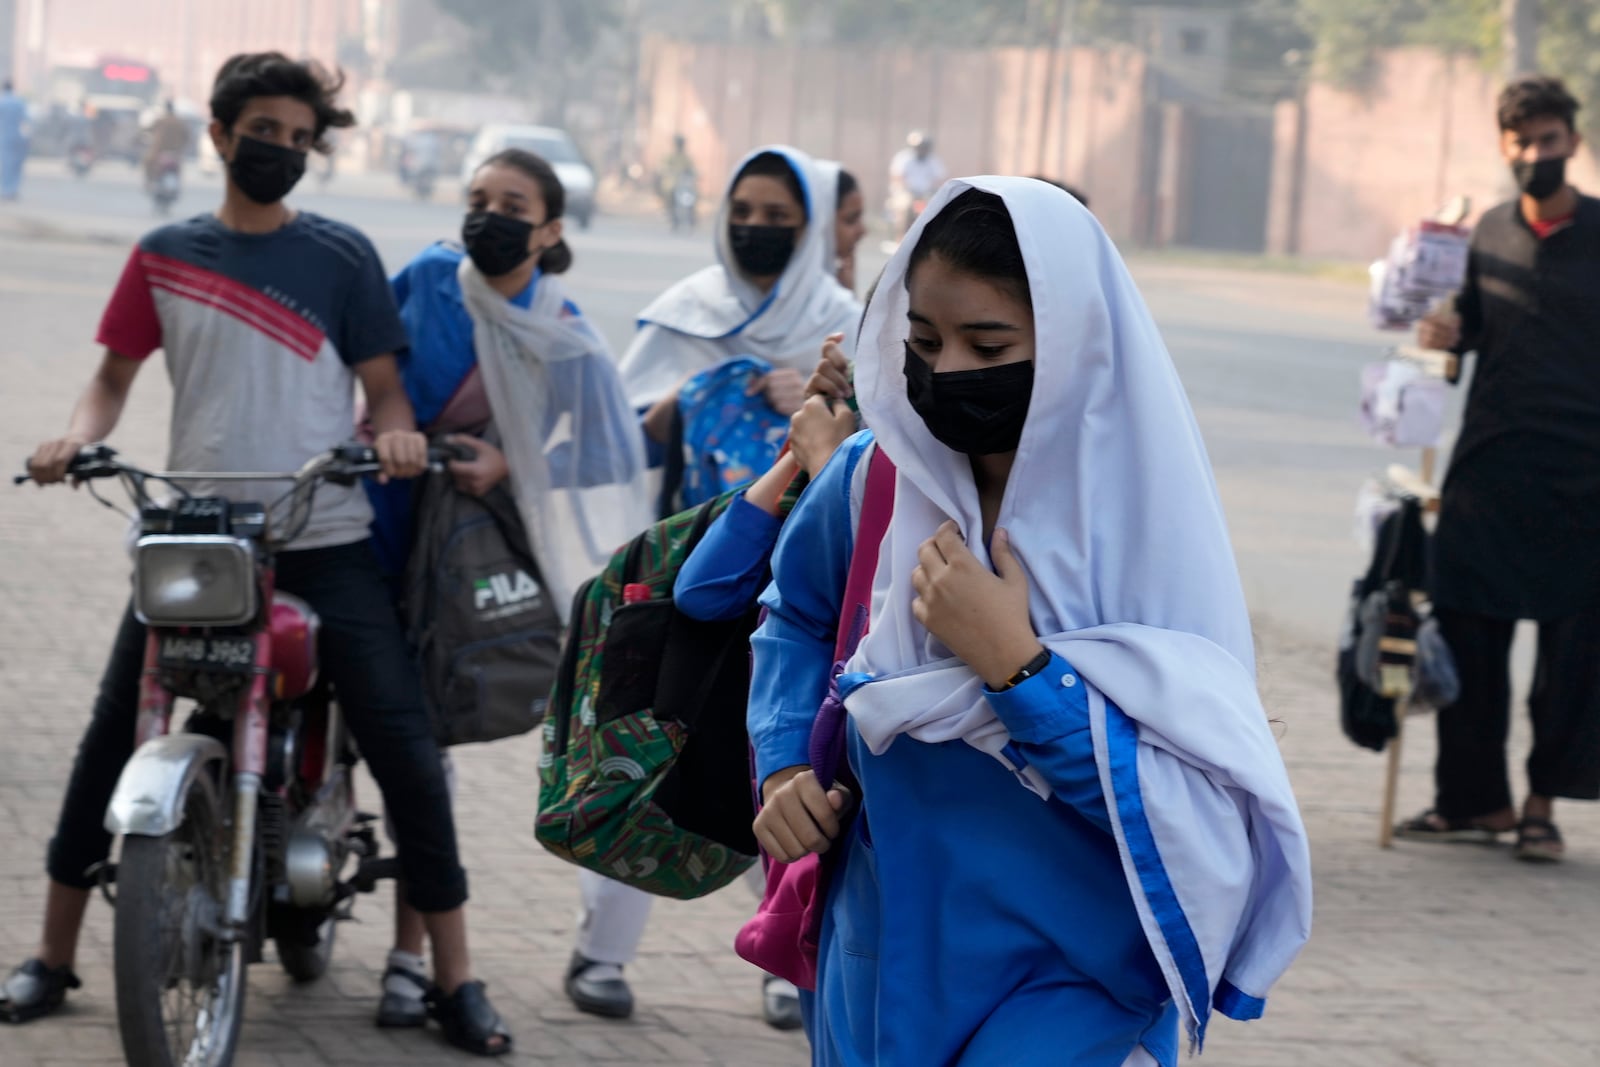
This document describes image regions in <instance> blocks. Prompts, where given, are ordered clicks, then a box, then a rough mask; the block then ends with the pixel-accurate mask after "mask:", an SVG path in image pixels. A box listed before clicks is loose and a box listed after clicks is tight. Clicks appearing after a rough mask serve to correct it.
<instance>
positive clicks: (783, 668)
mask: <svg viewBox="0 0 1600 1067" xmlns="http://www.w3.org/2000/svg"><path fill="white" fill-rule="evenodd" d="M870 441H871V437H870V435H867V434H857V435H856V436H855V437H852V438H851V439H850V440H849V441H847V442H846V443H845V444H844V446H843V447H841V448H840V449H838V450H837V451H836V452H834V454H833V458H832V459H831V460H829V461H828V465H827V466H826V467H824V468H823V469H822V471H821V473H819V474H818V475H817V477H816V478H814V479H813V480H812V482H811V484H810V485H809V486H808V487H807V488H806V491H805V492H804V493H802V494H801V496H800V502H799V504H797V505H796V506H795V509H794V511H793V512H791V513H790V515H789V518H788V520H787V521H786V522H785V523H784V524H783V530H782V532H781V533H780V534H779V535H778V545H777V548H776V549H775V550H774V551H773V554H772V584H771V585H769V586H768V587H767V591H766V592H765V593H763V594H762V596H761V606H762V607H764V608H765V609H766V618H765V619H764V620H763V621H762V623H761V625H760V626H759V627H758V628H757V629H756V632H755V635H754V636H753V637H751V639H750V648H751V652H752V666H751V677H750V707H749V712H748V724H749V727H750V742H751V744H752V745H753V746H754V748H755V756H756V781H757V782H758V783H759V782H765V781H766V780H767V778H768V777H769V776H770V775H771V774H772V772H773V771H779V770H782V769H783V768H785V767H794V766H797V765H799V764H803V763H806V762H808V761H809V758H810V757H809V756H808V754H807V748H808V746H809V744H810V741H811V724H812V722H813V721H814V720H815V719H816V717H817V708H818V707H820V706H821V704H822V698H823V697H824V696H826V695H827V692H828V681H829V674H830V672H831V671H832V670H833V646H834V643H835V641H836V639H837V637H838V631H839V603H840V601H841V600H842V599H843V598H844V586H845V579H846V578H847V577H848V575H849V572H850V551H851V543H852V541H853V540H854V536H855V530H854V528H853V524H852V522H851V517H850V483H851V481H852V479H853V478H854V477H855V470H856V466H857V464H858V463H859V462H860V460H861V455H862V453H863V452H864V451H865V450H866V447H867V445H868V443H870Z"/></svg>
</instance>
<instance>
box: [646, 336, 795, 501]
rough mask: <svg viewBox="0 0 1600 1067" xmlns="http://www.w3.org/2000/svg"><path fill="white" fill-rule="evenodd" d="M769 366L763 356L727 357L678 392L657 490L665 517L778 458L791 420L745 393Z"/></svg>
mask: <svg viewBox="0 0 1600 1067" xmlns="http://www.w3.org/2000/svg"><path fill="white" fill-rule="evenodd" d="M771 370H772V366H771V364H769V363H766V362H765V361H763V360H759V359H752V358H749V357H741V358H738V359H730V360H728V361H727V362H726V363H721V364H718V365H717V366H715V367H712V368H711V369H710V370H707V371H702V372H701V373H699V374H697V375H695V376H694V377H693V378H690V379H689V381H688V382H687V383H686V384H685V385H684V387H683V388H682V389H681V390H680V391H679V393H678V406H677V409H676V411H675V412H674V415H673V422H672V435H671V438H670V439H669V441H668V443H667V453H666V469H665V477H664V479H663V483H662V489H661V514H662V515H663V516H667V515H675V514H677V513H678V512H680V511H683V510H685V509H686V508H692V507H695V506H696V505H698V504H703V503H705V502H706V501H708V500H714V499H716V498H717V497H719V496H721V495H722V494H723V493H725V492H727V491H728V490H730V489H733V488H736V487H738V486H741V485H744V484H746V483H747V482H750V481H753V480H755V479H756V478H759V477H760V476H761V475H763V474H765V473H766V472H767V471H768V470H770V469H771V467H772V465H773V464H774V463H776V462H777V460H778V452H779V451H780V450H781V449H782V448H783V442H784V440H785V439H786V438H787V437H788V435H789V420H788V419H787V418H785V417H783V416H782V415H779V414H778V413H777V412H776V411H775V410H773V408H772V405H770V404H768V403H767V400H766V398H765V397H764V396H761V395H760V394H757V395H756V396H747V395H746V393H747V391H748V390H749V388H750V385H751V383H753V382H754V381H755V380H756V379H757V378H760V377H762V376H763V375H765V374H767V373H768V372H769V371H771Z"/></svg>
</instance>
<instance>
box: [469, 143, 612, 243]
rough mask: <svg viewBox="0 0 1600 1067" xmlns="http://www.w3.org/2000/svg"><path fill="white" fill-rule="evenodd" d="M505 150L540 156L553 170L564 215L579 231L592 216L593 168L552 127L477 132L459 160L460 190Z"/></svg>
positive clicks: (573, 145)
mask: <svg viewBox="0 0 1600 1067" xmlns="http://www.w3.org/2000/svg"><path fill="white" fill-rule="evenodd" d="M508 148H521V149H523V150H524V151H528V152H532V153H534V154H535V155H538V156H542V157H544V159H546V160H547V161H548V162H549V163H550V166H551V167H553V168H554V169H555V172H556V177H558V178H560V179H561V184H562V186H563V187H564V188H565V189H566V192H567V215H568V217H570V218H573V219H576V220H577V223H578V225H579V226H580V227H581V228H583V229H588V228H589V220H590V219H592V218H593V217H594V186H595V180H594V169H593V168H592V167H590V166H589V164H588V163H587V162H586V161H585V160H584V158H583V154H582V153H581V152H579V151H578V146H577V144H575V143H574V142H573V140H572V137H571V136H570V135H569V134H568V133H567V131H566V130H560V129H556V128H555V127H554V126H511V125H506V124H503V123H494V124H491V125H488V126H485V127H484V128H483V129H481V130H479V131H478V136H477V137H476V138H474V139H473V142H472V147H471V148H470V149H469V150H468V151H467V155H466V158H465V159H463V160H462V161H461V188H462V189H463V190H465V189H466V188H468V187H469V186H470V185H471V184H472V175H473V174H474V173H476V172H477V169H478V168H479V167H480V166H482V165H483V161H484V160H486V159H488V158H489V157H490V156H492V155H494V154H495V153H497V152H503V151H505V150H506V149H508Z"/></svg>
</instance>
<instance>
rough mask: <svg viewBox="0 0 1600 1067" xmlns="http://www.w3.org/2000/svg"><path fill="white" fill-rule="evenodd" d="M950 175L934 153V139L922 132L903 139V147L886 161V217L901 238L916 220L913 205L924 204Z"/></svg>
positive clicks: (913, 132)
mask: <svg viewBox="0 0 1600 1067" xmlns="http://www.w3.org/2000/svg"><path fill="white" fill-rule="evenodd" d="M947 177H949V173H948V172H947V171H946V170H945V166H944V161H943V160H942V159H940V158H939V156H938V154H937V153H936V152H934V150H933V138H932V137H931V136H929V135H928V134H926V133H924V132H923V131H922V130H912V131H911V133H910V134H908V135H907V136H906V146H905V147H904V148H902V149H900V151H898V152H896V153H895V155H894V159H892V160H891V161H890V162H889V216H890V219H891V220H892V221H893V224H894V225H895V226H896V227H897V230H898V235H899V236H904V235H905V232H906V231H907V230H909V229H910V228H911V224H912V223H913V222H915V221H916V218H917V213H918V211H917V208H916V206H915V205H917V204H923V205H926V204H927V202H928V200H929V199H931V198H932V196H933V194H934V193H936V192H938V191H939V186H941V185H943V184H944V181H945V179H946V178H947Z"/></svg>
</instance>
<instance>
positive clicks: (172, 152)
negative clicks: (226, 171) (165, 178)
mask: <svg viewBox="0 0 1600 1067" xmlns="http://www.w3.org/2000/svg"><path fill="white" fill-rule="evenodd" d="M188 150H189V124H188V123H187V122H184V121H183V119H181V118H179V117H178V110H177V108H175V107H174V106H173V104H172V101H171V100H168V101H167V103H166V106H165V107H164V108H162V111H161V117H160V118H158V119H156V120H155V122H153V123H151V124H150V129H149V130H148V131H146V138H145V150H144V181H145V185H146V186H149V185H153V184H154V183H155V180H156V178H157V177H158V176H159V175H160V172H161V168H162V165H163V157H173V158H176V159H179V160H182V159H183V155H184V153H185V152H187V151H188ZM167 165H170V163H169V164H167Z"/></svg>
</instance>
